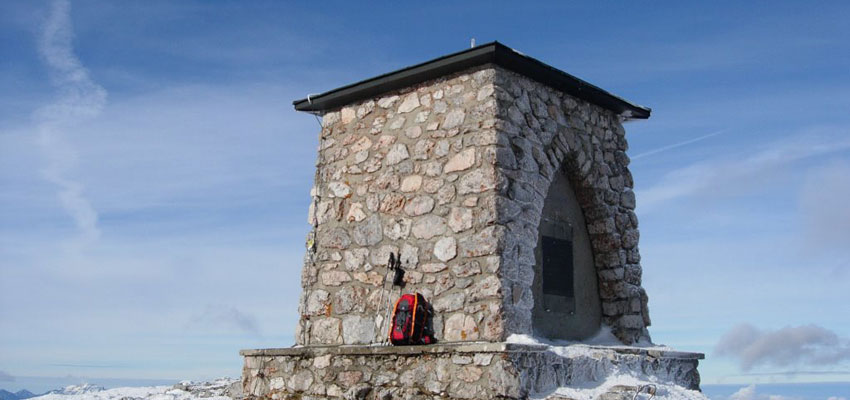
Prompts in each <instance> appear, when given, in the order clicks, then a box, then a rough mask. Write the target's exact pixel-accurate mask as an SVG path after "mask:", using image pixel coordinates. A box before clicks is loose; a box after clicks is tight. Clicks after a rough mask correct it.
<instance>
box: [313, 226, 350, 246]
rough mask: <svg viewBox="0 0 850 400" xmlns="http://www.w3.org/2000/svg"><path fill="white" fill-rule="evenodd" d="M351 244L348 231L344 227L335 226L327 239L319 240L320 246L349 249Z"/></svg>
mask: <svg viewBox="0 0 850 400" xmlns="http://www.w3.org/2000/svg"><path fill="white" fill-rule="evenodd" d="M349 245H351V239H350V238H349V237H348V232H347V231H346V230H345V229H342V228H334V229H332V230H331V231H330V232H329V233H328V234H327V235H325V240H324V241H321V242H319V246H322V247H328V248H332V249H340V250H342V249H347V248H348V246H349Z"/></svg>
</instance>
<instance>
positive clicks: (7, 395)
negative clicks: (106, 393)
mask: <svg viewBox="0 0 850 400" xmlns="http://www.w3.org/2000/svg"><path fill="white" fill-rule="evenodd" d="M103 390H105V389H104V388H103V386H97V385H92V384H89V383H83V384H80V385H70V386H65V387H63V388H62V389H53V390H50V391H47V392H44V393H42V394H35V393H33V392H30V391H29V390H25V389H23V390H18V391H17V392H15V393H12V392H10V391H8V390H4V389H0V400H25V399H30V398H33V397H40V396H45V395H48V394H59V395H75V394H87V393H96V392H100V391H103Z"/></svg>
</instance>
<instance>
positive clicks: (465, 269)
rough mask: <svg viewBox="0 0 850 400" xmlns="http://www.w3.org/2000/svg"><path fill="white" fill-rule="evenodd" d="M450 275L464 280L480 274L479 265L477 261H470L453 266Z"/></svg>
mask: <svg viewBox="0 0 850 400" xmlns="http://www.w3.org/2000/svg"><path fill="white" fill-rule="evenodd" d="M451 271H452V274H454V276H456V277H458V278H465V277H468V276H473V275H477V274H480V273H481V265H480V264H479V263H478V261H475V260H470V261H464V262H461V263H457V264H453V265H452V267H451Z"/></svg>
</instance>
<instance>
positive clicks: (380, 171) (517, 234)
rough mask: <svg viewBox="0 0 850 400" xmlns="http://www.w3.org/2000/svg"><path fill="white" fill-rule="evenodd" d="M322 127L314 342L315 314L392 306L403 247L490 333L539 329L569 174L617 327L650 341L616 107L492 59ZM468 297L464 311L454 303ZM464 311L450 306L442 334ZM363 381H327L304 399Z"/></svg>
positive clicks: (444, 299)
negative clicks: (537, 285)
mask: <svg viewBox="0 0 850 400" xmlns="http://www.w3.org/2000/svg"><path fill="white" fill-rule="evenodd" d="M399 93H401V94H399ZM322 123H323V129H322V133H321V137H320V141H319V153H320V154H319V158H318V163H317V166H318V167H317V168H318V171H317V177H316V183H315V187H314V189H313V190H312V191H311V196H312V197H313V201H312V202H311V208H310V216H309V218H308V219H309V221H310V223H311V225H313V226H314V229H313V231H312V232H311V234H310V237H309V238H308V242H307V246H308V257H307V259H306V261H305V266H304V273H303V274H302V276H303V279H302V284H303V285H304V289H305V290H304V296H305V297H304V298H302V301H301V303H300V304H301V307H302V308H303V310H301V312H302V314H304V316H303V317H302V323H301V324H299V329H300V331H299V332H301V333H299V335H298V339H297V340H298V343H299V344H306V343H313V344H315V343H319V342H320V341H317V340H316V338H315V335H316V333H317V332H318V331H317V330H316V329H315V325H314V322H315V319H316V318H323V317H324V316H331V317H334V318H338V319H339V321H343V320H344V319H345V318H346V317H349V316H352V315H358V316H363V315H365V314H368V313H370V312H372V309H374V308H377V306H378V303H380V291H379V290H378V288H379V287H380V284H381V283H383V277H384V275H383V272H384V269H383V268H382V267H381V265H383V264H385V263H386V258H387V255H388V251H394V252H398V251H400V252H402V254H403V255H402V257H403V260H404V265H405V268H406V269H407V270H408V272H409V275H408V276H407V278H408V288H407V289H406V290H410V291H419V292H421V293H423V294H425V295H426V296H427V297H428V299H429V301H431V303H432V304H440V308H448V309H449V310H451V311H448V312H446V313H449V314H450V313H460V312H462V313H464V314H465V315H468V316H470V317H471V318H472V319H473V322H474V323H475V325H476V327H477V329H478V330H479V332H478V336H477V338H479V339H483V340H503V339H504V337H506V336H507V335H509V334H511V333H528V332H531V330H532V326H531V319H530V318H528V316H527V313H528V312H529V304H532V305H533V304H534V299H533V298H532V297H531V293H532V292H531V288H530V285H531V284H532V282H533V281H534V276H535V275H534V274H532V273H528V271H529V270H531V265H530V264H533V263H535V262H536V260H535V258H534V253H533V251H534V247H535V246H536V237H537V235H538V232H537V224H538V223H539V214H540V213H541V210H542V206H543V201H544V200H545V197H546V194H547V192H548V189H549V185H550V182H551V181H552V179H553V177H554V176H555V175H556V172H558V169H559V168H563V169H564V170H565V171H567V172H569V176H570V179H571V184H572V185H573V186H574V189H575V192H576V194H577V195H578V196H577V197H578V199H579V201H580V202H581V203H582V210H583V211H584V218H585V221H586V223H587V232H588V233H589V234H590V236H591V239H592V240H591V241H592V246H593V255H594V262H595V266H596V268H597V272H598V273H597V278H598V279H599V282H600V284H599V292H600V297H603V298H604V299H603V300H604V304H603V306H602V307H603V314H604V315H603V323H605V324H607V325H609V326H611V327H612V329H613V330H614V333H615V334H617V335H618V337H620V338H621V339H622V340H624V341H626V342H629V341H633V340H637V339H639V338H641V337H643V335H645V327H646V325H647V324H648V323H649V316H648V310H647V307H646V301H645V300H644V299H645V298H646V296H645V292H643V291H642V289H641V288H640V284H641V273H642V269H641V268H640V254H639V252H638V240H639V233H638V230H637V217H636V216H635V214H634V211H633V209H634V193H633V192H632V191H631V188H632V187H633V186H634V184H633V182H632V178H631V174H630V172H629V171H628V163H629V159H628V156H627V155H626V154H625V150H626V148H627V143H626V141H625V138H624V130H623V128H622V126H621V124H620V121H619V119H618V117H617V116H616V115H613V114H612V113H610V112H608V111H606V110H603V109H601V108H598V107H596V106H593V105H590V104H588V103H586V102H584V101H583V100H578V99H575V98H572V97H570V96H568V95H565V94H563V93H559V92H557V91H555V90H553V89H551V88H547V87H545V86H543V85H541V84H539V83H538V82H535V81H533V80H529V79H526V78H523V77H521V76H519V75H516V74H515V73H513V72H509V71H506V70H502V69H500V68H484V69H482V70H481V71H473V72H471V73H463V72H461V73H458V74H455V75H452V76H447V77H445V79H438V80H436V81H430V82H425V83H422V84H419V85H416V87H411V88H406V89H402V90H401V91H400V92H396V93H388V94H382V95H378V97H376V98H374V99H366V100H364V101H361V102H359V103H357V104H348V105H343V106H342V107H341V108H340V109H339V110H338V111H333V112H329V113H326V114H325V115H324V118H323V122H322ZM378 263H380V264H378ZM373 266H377V267H378V270H376V271H373V270H372V269H373ZM502 282H506V286H505V287H504V288H502V286H501V284H502ZM355 288H356V289H355ZM358 289H359V290H360V291H358ZM362 290H366V291H367V293H365V296H364V293H362ZM318 291H322V292H324V293H326V295H325V294H322V292H318ZM459 293H463V301H464V302H465V304H463V305H462V306H461V308H455V307H457V306H456V304H457V303H456V302H457V299H458V298H459V297H460V296H459V295H458V294H459ZM502 296H504V297H505V298H504V299H502ZM361 298H363V300H362V301H361V300H360V299H361ZM503 300H504V304H503ZM363 307H365V308H363ZM509 308H510V309H509ZM361 309H362V310H363V311H361ZM308 317H309V318H308ZM449 317H450V315H435V321H434V324H435V327H438V329H439V330H438V332H443V331H444V329H445V326H446V323H447V322H448V319H449ZM370 318H371V317H370ZM349 323H351V322H349ZM340 324H342V322H340ZM641 325H642V326H641ZM337 331H338V335H337V336H336V338H335V339H334V341H331V342H328V343H331V344H342V343H343V342H344V341H345V340H349V339H350V340H353V339H351V338H350V337H349V338H348V339H346V338H344V337H343V336H345V335H343V333H342V327H340V329H338V330H337ZM378 336H380V335H378ZM438 336H439V335H438ZM452 375H455V376H456V371H454V372H452ZM317 379H318V378H317ZM322 379H324V375H323V378H322ZM368 379H369V378H368V377H364V381H368ZM481 379H482V380H483V379H491V378H490V377H489V376H488V375H487V374H485V375H484V376H482V378H481ZM491 380H492V379H491ZM461 382H462V381H461ZM476 382H477V381H476ZM476 382H471V383H472V384H473V385H472V386H475V385H477V383H476ZM432 385H433V388H434V389H435V390H437V389H439V391H440V392H439V393H438V392H434V393H432V395H440V393H443V395H445V396H449V395H451V393H461V394H463V395H470V393H474V392H475V391H476V390H478V389H475V388H465V389H463V390H461V389H459V388H452V387H449V385H448V384H444V383H439V384H438V383H434V384H432ZM544 386H545V385H544ZM349 389H350V388H349V387H346V386H344V385H341V384H340V383H339V382H337V383H333V384H327V385H326V384H322V383H321V382H319V381H316V383H314V384H313V385H311V387H310V388H309V389H308V390H307V391H305V393H309V394H310V395H328V393H331V392H332V391H333V392H334V393H337V392H342V393H344V392H346V391H347V390H349ZM394 396H396V397H398V396H400V395H399V394H398V393H395V394H394Z"/></svg>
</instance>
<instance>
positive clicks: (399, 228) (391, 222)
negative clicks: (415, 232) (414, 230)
mask: <svg viewBox="0 0 850 400" xmlns="http://www.w3.org/2000/svg"><path fill="white" fill-rule="evenodd" d="M411 224H412V222H411V220H410V219H409V218H390V219H388V220H387V221H386V222H385V223H384V234H385V235H386V236H387V238H389V239H390V240H399V239H406V238H407V236H408V235H410V226H411Z"/></svg>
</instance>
